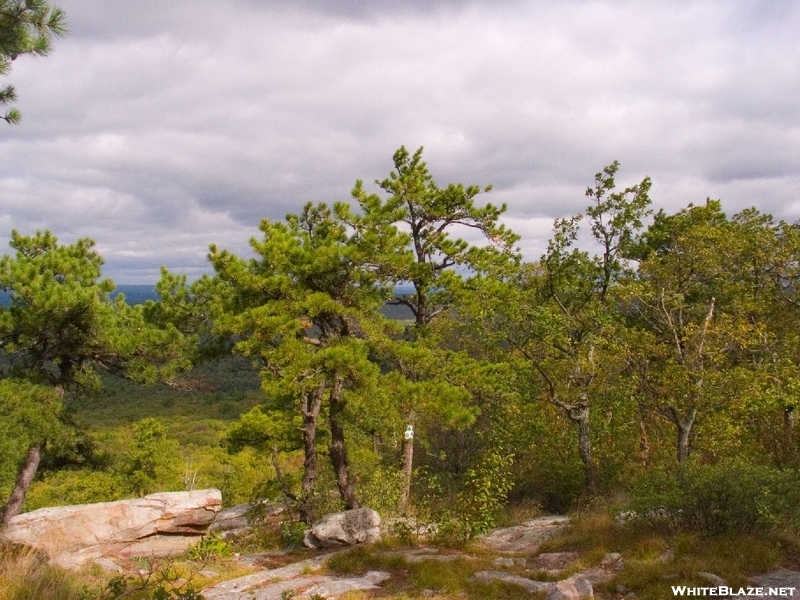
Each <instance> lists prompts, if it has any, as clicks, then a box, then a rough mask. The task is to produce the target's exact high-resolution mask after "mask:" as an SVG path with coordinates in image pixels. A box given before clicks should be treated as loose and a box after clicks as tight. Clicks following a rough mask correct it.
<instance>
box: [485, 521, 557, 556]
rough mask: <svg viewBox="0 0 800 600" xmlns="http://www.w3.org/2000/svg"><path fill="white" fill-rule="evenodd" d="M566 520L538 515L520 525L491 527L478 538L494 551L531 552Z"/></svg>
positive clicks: (554, 532) (551, 535)
mask: <svg viewBox="0 0 800 600" xmlns="http://www.w3.org/2000/svg"><path fill="white" fill-rule="evenodd" d="M568 522H569V517H562V516H551V517H539V518H538V519H533V520H532V521H528V522H527V523H523V524H522V525H516V526H514V527H501V528H499V529H493V530H492V531H490V532H489V533H485V534H484V535H482V536H480V537H479V538H478V539H479V540H480V541H481V542H482V543H483V545H484V546H486V547H487V548H489V549H490V550H494V551H495V552H500V553H509V554H514V553H528V554H533V553H535V552H536V551H537V550H538V549H539V545H540V544H541V543H542V542H543V541H545V540H546V539H548V538H551V537H553V536H554V535H556V534H557V533H559V532H561V531H562V530H563V529H564V527H565V526H566V524H567V523H568Z"/></svg>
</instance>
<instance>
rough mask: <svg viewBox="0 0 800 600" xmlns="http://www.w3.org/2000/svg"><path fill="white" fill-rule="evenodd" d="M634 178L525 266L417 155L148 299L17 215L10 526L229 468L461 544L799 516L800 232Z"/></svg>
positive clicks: (3, 330) (6, 379) (563, 226)
mask: <svg viewBox="0 0 800 600" xmlns="http://www.w3.org/2000/svg"><path fill="white" fill-rule="evenodd" d="M618 169H619V165H618V164H617V163H612V164H611V165H609V166H607V167H606V168H605V169H603V170H602V171H601V172H600V173H598V174H597V175H596V176H595V178H594V183H593V184H592V185H591V186H590V187H589V188H588V189H587V191H586V197H587V204H588V206H587V208H586V210H585V211H584V212H583V213H582V214H579V215H574V216H572V217H568V218H565V219H560V220H558V221H556V223H555V225H554V229H553V234H552V238H551V240H550V242H549V244H548V247H547V251H546V253H545V254H544V255H543V256H542V257H541V258H540V259H539V260H537V261H534V262H527V261H524V260H522V258H521V256H520V254H519V253H518V251H517V249H516V247H515V244H516V243H517V241H518V239H519V238H518V236H516V235H515V234H514V233H513V232H512V231H510V230H508V229H507V228H506V227H504V226H503V225H502V224H501V217H502V214H503V212H504V210H505V206H495V205H493V204H491V203H486V202H484V200H483V199H484V197H486V196H485V194H486V193H487V192H489V191H490V186H476V185H463V184H447V185H444V186H443V185H439V184H437V183H436V182H435V181H434V179H433V178H432V176H431V174H430V172H429V171H428V169H427V167H426V165H425V163H424V162H423V160H422V151H421V150H419V151H417V152H415V153H413V154H412V153H409V152H408V151H406V150H405V149H404V148H401V149H400V150H398V151H397V153H396V154H395V155H394V168H393V170H392V171H391V172H390V174H389V176H388V177H387V178H386V179H385V180H383V181H380V182H376V184H377V188H376V191H375V192H374V193H373V192H372V191H370V187H369V186H366V185H364V184H363V183H362V182H361V181H358V182H357V183H356V185H355V187H354V188H353V192H352V199H351V201H350V202H349V203H347V202H335V203H333V204H324V203H323V204H311V203H309V204H307V205H306V206H304V207H298V212H297V213H296V214H290V215H287V217H286V218H285V219H284V220H281V221H268V220H264V221H262V222H261V225H260V230H261V237H260V238H257V239H253V240H251V247H252V251H253V252H252V256H249V257H240V256H236V255H234V254H232V253H230V252H228V251H227V250H225V249H223V248H218V247H217V246H214V245H212V246H211V248H210V251H209V261H210V263H211V266H212V268H213V275H209V276H205V277H202V278H201V279H199V280H197V281H195V282H192V283H189V282H188V281H187V279H186V277H185V276H182V275H180V274H173V273H170V272H168V271H166V270H164V272H163V277H162V279H161V281H160V282H159V283H158V284H157V286H156V291H157V293H158V294H159V298H160V299H159V300H158V301H149V302H147V303H145V304H139V305H136V306H129V305H128V304H126V303H125V302H124V299H123V298H121V297H116V298H115V299H113V300H112V299H111V294H112V292H113V290H114V284H113V282H111V281H110V280H107V279H103V278H102V276H101V265H102V262H103V261H102V258H101V257H100V256H99V255H98V254H97V252H96V251H95V250H94V249H93V242H92V241H91V240H88V239H84V240H80V241H78V242H76V243H74V244H71V245H64V244H60V243H59V242H58V241H57V239H56V238H55V237H54V236H53V235H52V234H51V233H50V232H37V233H35V234H33V235H25V234H22V233H18V232H16V231H15V232H13V234H12V241H11V247H12V248H11V253H9V254H7V255H6V256H4V257H3V258H2V260H0V287H2V288H3V289H4V290H5V291H6V292H7V293H8V294H9V298H10V304H9V305H8V306H4V307H2V309H0V311H1V312H0V344H2V349H3V359H2V360H3V362H2V380H1V381H0V403H2V411H0V444H2V451H0V461H2V462H1V463H0V494H1V495H2V497H3V502H4V503H5V513H4V517H5V519H8V518H10V517H11V516H13V515H14V514H17V513H19V512H20V511H21V510H26V509H33V508H38V507H42V506H48V505H55V504H64V503H77V502H88V501H101V500H110V499H116V498H122V497H130V496H135V495H143V494H146V493H150V492H153V491H157V490H178V489H192V488H197V487H201V486H202V487H206V486H216V487H219V488H220V489H221V490H222V491H223V497H224V501H225V503H226V504H228V505H231V504H235V503H239V502H244V501H248V500H252V499H254V498H257V497H270V498H273V499H276V498H286V499H289V500H290V501H291V502H292V503H293V506H295V507H296V510H297V513H296V515H297V517H298V518H299V519H300V520H301V521H304V522H310V521H312V520H313V519H315V518H316V517H318V516H320V515H321V514H323V513H324V512H325V511H329V510H331V509H334V508H338V507H342V506H344V507H348V508H353V507H358V506H362V505H368V506H372V507H374V508H376V509H378V510H380V511H381V512H382V513H384V514H414V515H418V516H420V517H421V518H425V519H430V520H435V521H437V522H439V523H440V524H442V525H443V526H446V527H449V528H451V530H452V531H454V532H457V534H458V535H461V536H465V537H469V536H470V535H473V534H475V533H478V532H481V531H484V530H486V529H487V528H489V527H491V526H492V525H493V523H494V520H495V518H496V515H497V514H498V510H499V509H500V508H501V507H502V506H503V505H504V504H505V503H507V502H510V501H511V502H518V501H522V500H524V501H525V502H528V503H531V504H538V505H539V506H541V507H542V508H543V509H544V510H546V511H564V510H568V509H570V508H574V507H576V506H580V505H584V504H586V503H587V502H591V501H592V499H598V498H604V499H606V500H607V501H610V502H613V503H616V505H617V506H619V508H620V510H622V509H624V508H632V509H634V510H635V511H636V514H638V515H645V516H647V515H649V516H647V517H646V518H652V519H657V518H659V515H660V516H661V517H664V518H667V519H669V520H671V521H676V520H677V521H681V520H684V521H686V523H684V525H686V526H692V527H700V528H701V529H705V530H708V531H711V532H713V531H725V530H748V529H751V528H754V527H758V526H762V525H763V526H769V525H773V524H775V523H778V522H780V523H781V524H782V525H786V526H790V525H792V523H794V524H795V525H796V520H797V513H796V510H795V509H794V508H793V507H795V506H796V503H795V501H796V500H797V497H798V495H799V493H798V486H797V483H798V478H797V468H798V432H797V429H796V427H795V407H796V398H797V393H798V391H797V388H798V385H800V377H799V375H800V373H799V372H798V364H797V356H798V350H800V336H798V330H797V322H798V307H799V304H798V276H800V262H799V261H800V229H799V228H798V226H797V225H796V224H790V223H784V222H775V221H774V220H773V219H772V218H771V217H770V216H769V215H767V214H762V213H761V212H759V211H758V210H757V209H756V208H752V209H748V210H746V211H743V212H741V213H739V214H736V215H732V216H729V215H727V214H726V213H725V212H724V210H723V206H722V204H721V203H720V202H719V201H717V200H707V201H706V202H705V203H701V204H698V205H694V204H689V205H687V206H686V207H685V208H683V209H681V210H680V211H678V212H676V213H674V214H668V213H666V212H665V211H663V210H660V211H657V212H653V207H652V206H651V200H650V197H649V193H650V180H649V179H644V180H642V181H641V182H639V183H637V184H635V185H632V186H630V187H628V188H625V189H619V188H617V187H616V182H615V178H616V177H617V172H618ZM399 285H403V286H406V287H405V288H404V289H407V290H408V291H409V292H410V293H408V294H406V295H401V296H396V295H395V294H394V292H393V290H395V289H396V287H397V286H399ZM399 309H402V310H403V311H405V312H404V313H402V316H403V317H404V318H402V319H398V318H391V316H392V315H393V314H394V313H393V312H392V311H394V310H399ZM387 314H388V315H389V316H388V317H387ZM664 507H667V508H670V510H668V511H666V512H665V511H663V510H662V511H661V512H658V511H657V510H655V509H663V508H664ZM672 509H674V510H672ZM672 524H673V525H674V524H675V523H672Z"/></svg>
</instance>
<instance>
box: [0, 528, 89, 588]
mask: <svg viewBox="0 0 800 600" xmlns="http://www.w3.org/2000/svg"><path fill="white" fill-rule="evenodd" d="M84 583H85V582H83V581H81V579H80V578H79V577H78V576H76V575H74V574H73V573H70V572H69V571H65V570H64V569H60V568H58V567H54V566H52V565H49V564H47V560H46V558H45V557H44V555H42V554H41V553H40V552H37V551H36V550H33V549H31V548H26V547H22V546H17V545H13V544H9V543H5V542H0V600H39V599H43V598H47V599H48V600H79V599H80V598H82V597H83V595H84V594H83V585H84Z"/></svg>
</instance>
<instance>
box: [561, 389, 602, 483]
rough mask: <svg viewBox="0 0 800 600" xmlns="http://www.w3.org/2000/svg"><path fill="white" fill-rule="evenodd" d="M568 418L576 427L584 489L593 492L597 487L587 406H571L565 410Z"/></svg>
mask: <svg viewBox="0 0 800 600" xmlns="http://www.w3.org/2000/svg"><path fill="white" fill-rule="evenodd" d="M567 415H568V416H569V418H570V420H571V421H572V422H573V423H575V425H577V427H578V454H579V455H580V457H581V462H582V463H583V472H584V477H585V480H586V489H588V490H589V491H590V492H594V491H595V490H596V489H597V467H595V464H594V458H593V457H592V438H591V436H590V432H589V407H588V406H586V405H579V406H572V407H570V408H569V410H568V411H567Z"/></svg>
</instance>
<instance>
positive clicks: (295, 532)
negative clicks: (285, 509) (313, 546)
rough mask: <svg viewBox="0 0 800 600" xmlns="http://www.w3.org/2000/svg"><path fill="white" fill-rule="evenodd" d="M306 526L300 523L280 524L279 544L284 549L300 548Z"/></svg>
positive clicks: (285, 522)
mask: <svg viewBox="0 0 800 600" xmlns="http://www.w3.org/2000/svg"><path fill="white" fill-rule="evenodd" d="M306 529H307V526H306V524H305V523H303V522H302V521H284V522H283V523H281V544H282V545H283V546H284V547H286V548H302V547H303V537H304V536H305V534H306Z"/></svg>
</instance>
